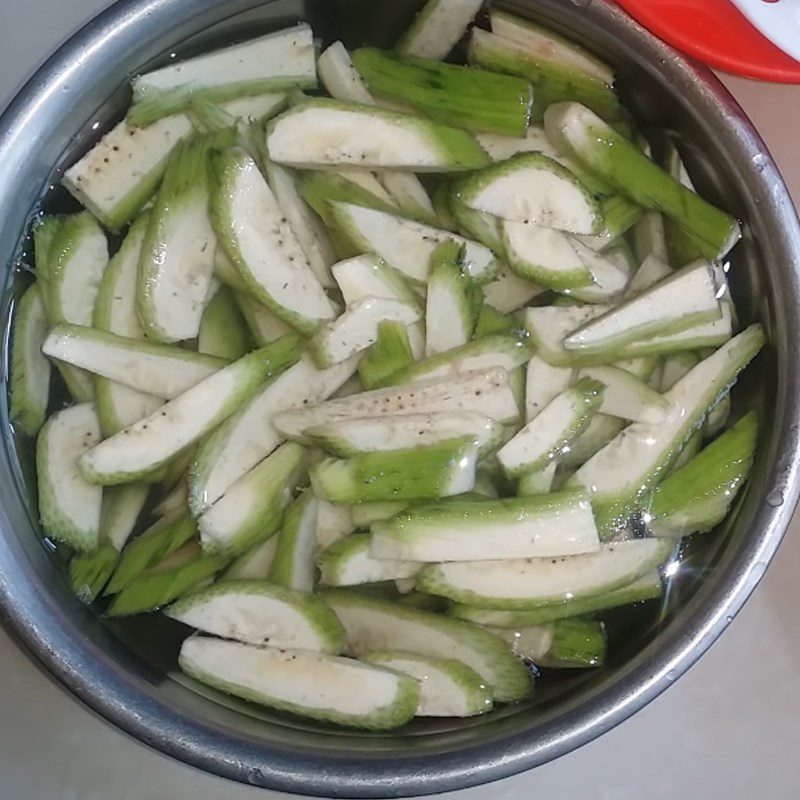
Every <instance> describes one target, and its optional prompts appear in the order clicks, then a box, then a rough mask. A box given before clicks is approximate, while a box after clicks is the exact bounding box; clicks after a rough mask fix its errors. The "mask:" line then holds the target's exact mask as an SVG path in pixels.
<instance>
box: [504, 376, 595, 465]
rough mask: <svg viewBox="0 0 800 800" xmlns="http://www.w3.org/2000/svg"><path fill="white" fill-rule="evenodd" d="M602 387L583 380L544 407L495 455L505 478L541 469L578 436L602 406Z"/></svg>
mask: <svg viewBox="0 0 800 800" xmlns="http://www.w3.org/2000/svg"><path fill="white" fill-rule="evenodd" d="M603 395H604V392H603V386H602V384H600V383H599V382H597V381H594V380H591V379H588V380H587V379H584V380H580V381H578V383H576V384H575V385H574V386H572V387H571V388H569V389H566V390H565V391H564V392H562V393H561V394H559V395H558V396H556V397H555V398H554V399H553V400H552V401H551V402H550V403H548V405H547V406H545V407H544V408H543V409H542V410H541V411H540V412H539V413H538V414H537V415H536V416H535V417H534V418H533V419H532V420H531V421H530V422H529V423H528V424H527V425H526V426H525V427H524V428H523V429H522V430H521V431H520V432H519V433H518V434H517V435H516V436H514V437H513V438H512V439H511V440H510V441H509V442H508V443H507V444H505V445H503V447H501V448H500V450H499V451H498V453H497V458H498V460H499V461H500V464H501V465H502V467H503V469H504V470H505V472H506V474H507V475H508V476H509V477H511V478H515V477H520V476H521V475H524V474H526V473H529V472H536V471H538V470H541V469H544V468H545V467H546V466H548V465H549V464H550V463H551V462H553V461H554V460H557V459H558V458H559V457H560V456H561V455H562V454H563V453H565V452H567V451H568V450H569V445H570V444H571V443H572V442H573V441H574V440H575V439H576V438H577V437H578V436H580V434H581V433H583V431H585V430H586V427H587V426H588V424H589V420H591V418H592V416H593V415H594V414H595V413H596V412H597V411H598V410H599V408H600V406H601V404H602V402H603Z"/></svg>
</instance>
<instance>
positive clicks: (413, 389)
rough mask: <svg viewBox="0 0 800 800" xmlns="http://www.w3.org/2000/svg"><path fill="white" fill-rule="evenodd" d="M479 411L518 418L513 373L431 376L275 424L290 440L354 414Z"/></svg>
mask: <svg viewBox="0 0 800 800" xmlns="http://www.w3.org/2000/svg"><path fill="white" fill-rule="evenodd" d="M458 411H477V412H479V413H481V414H484V415H485V416H487V417H490V418H491V419H493V420H495V421H496V422H512V421H514V420H516V419H517V417H518V416H519V409H518V407H517V401H516V399H515V397H514V393H513V392H512V391H511V387H510V386H509V380H508V372H506V370H504V369H494V370H486V371H475V372H467V373H463V374H462V375H458V376H449V377H448V378H447V379H446V380H428V381H423V382H421V383H417V384H414V385H413V386H399V387H393V388H389V389H376V390H373V391H371V392H363V393H361V394H357V395H354V396H352V397H343V398H341V399H337V400H329V401H328V402H327V403H323V404H322V405H320V406H318V407H317V408H306V409H301V410H296V411H284V412H281V413H280V414H276V415H275V418H274V420H273V423H274V425H275V427H276V428H277V429H278V430H279V431H280V432H282V433H283V434H284V435H286V436H287V437H290V438H302V435H303V432H304V431H305V430H306V428H311V427H314V426H316V425H324V424H328V423H336V422H338V421H340V420H342V419H353V418H355V417H374V416H380V417H383V416H394V415H397V414H417V413H430V414H433V413H442V412H444V413H450V412H458Z"/></svg>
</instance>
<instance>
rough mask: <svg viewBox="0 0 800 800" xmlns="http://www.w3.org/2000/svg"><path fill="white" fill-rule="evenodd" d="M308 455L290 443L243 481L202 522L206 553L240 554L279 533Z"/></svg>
mask: <svg viewBox="0 0 800 800" xmlns="http://www.w3.org/2000/svg"><path fill="white" fill-rule="evenodd" d="M305 464H306V454H305V451H304V450H303V448H302V447H300V446H299V445H296V444H293V443H287V444H284V445H282V446H281V447H279V448H278V449H277V450H276V451H275V452H274V453H272V455H270V456H268V457H267V458H265V459H264V460H263V461H262V462H261V463H260V464H258V465H257V466H256V467H255V468H254V469H252V470H250V472H248V473H247V474H246V475H244V476H243V477H241V478H239V480H238V481H236V483H234V484H233V485H232V486H231V487H230V488H229V489H228V490H227V491H226V492H225V494H224V495H223V496H222V497H221V498H220V499H219V500H218V501H217V502H216V503H215V504H214V505H213V506H212V507H211V508H210V509H208V511H206V512H204V513H203V514H202V516H201V517H200V518H199V520H198V526H199V528H200V538H201V541H202V545H203V550H204V551H206V552H209V553H212V554H217V553H219V554H225V555H239V554H241V553H243V552H244V551H245V550H248V549H249V548H251V547H253V546H254V545H256V544H258V543H259V542H261V541H263V540H265V539H269V538H270V536H273V535H274V534H275V533H277V531H278V529H279V528H280V525H281V519H282V517H283V512H284V509H285V508H286V507H287V506H288V505H289V503H290V502H291V499H292V491H293V490H294V488H295V486H296V485H297V481H298V480H299V478H300V476H301V475H302V473H303V470H304V468H305Z"/></svg>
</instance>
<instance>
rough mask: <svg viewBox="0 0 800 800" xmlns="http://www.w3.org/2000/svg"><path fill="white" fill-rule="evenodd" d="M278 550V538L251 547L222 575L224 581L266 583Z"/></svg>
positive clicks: (273, 537)
mask: <svg viewBox="0 0 800 800" xmlns="http://www.w3.org/2000/svg"><path fill="white" fill-rule="evenodd" d="M277 549H278V537H277V536H272V537H271V538H269V539H267V541H266V542H260V543H259V544H257V545H255V546H253V547H251V548H250V549H249V550H248V551H247V552H245V553H242V555H240V556H239V557H238V558H237V559H236V560H235V561H234V562H233V564H231V565H230V567H228V569H226V570H225V572H224V573H223V575H222V580H224V581H265V580H266V579H267V575H269V570H270V567H271V566H272V562H273V560H274V558H275V553H276V551H277Z"/></svg>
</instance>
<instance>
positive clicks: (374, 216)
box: [331, 203, 499, 283]
mask: <svg viewBox="0 0 800 800" xmlns="http://www.w3.org/2000/svg"><path fill="white" fill-rule="evenodd" d="M331 216H332V219H333V221H334V224H335V225H336V226H337V228H338V229H339V230H340V231H341V233H342V234H343V235H344V236H346V237H347V239H348V240H349V241H350V242H351V243H352V245H353V247H354V248H355V249H356V250H357V251H361V252H363V253H374V254H375V255H377V256H378V257H379V258H382V259H383V260H384V261H386V263H387V264H391V265H392V266H393V267H395V268H396V269H398V270H400V272H402V273H403V274H404V275H406V276H407V277H409V278H411V279H412V280H414V281H419V282H421V283H422V282H425V281H427V279H428V274H429V272H430V266H431V258H432V256H433V252H434V250H435V249H436V247H437V245H439V244H441V243H442V242H444V241H447V240H452V241H454V242H456V243H457V244H459V245H464V247H465V256H464V266H465V267H466V270H467V272H468V273H469V274H470V275H471V276H472V277H473V278H474V279H475V280H476V281H478V282H479V283H486V282H487V281H489V280H491V278H492V276H493V275H494V273H495V272H496V270H497V269H498V268H499V263H498V261H497V259H496V258H495V255H494V253H492V251H491V250H489V248H487V247H484V246H483V245H482V244H479V243H478V242H472V241H469V240H468V239H464V238H463V237H461V236H457V235H456V234H454V233H450V232H449V231H443V230H439V229H438V228H431V227H429V226H428V225H423V224H422V223H419V222H414V221H413V220H408V219H403V218H402V217H398V216H396V215H394V214H388V213H386V212H384V211H378V210H375V209H371V208H365V207H362V206H357V205H352V204H350V203H332V204H331Z"/></svg>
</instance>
